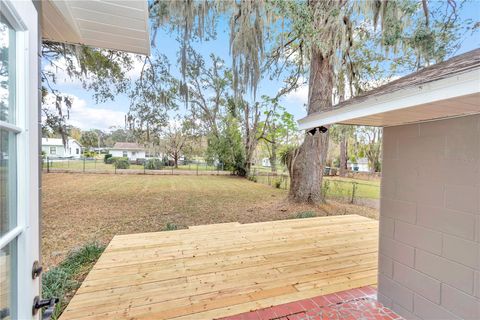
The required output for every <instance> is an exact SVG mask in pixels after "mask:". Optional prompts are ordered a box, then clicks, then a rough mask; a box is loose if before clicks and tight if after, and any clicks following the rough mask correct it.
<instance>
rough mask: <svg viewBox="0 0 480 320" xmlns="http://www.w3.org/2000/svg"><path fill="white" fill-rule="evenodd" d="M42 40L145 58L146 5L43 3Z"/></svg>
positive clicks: (125, 0) (80, 0) (86, 0)
mask: <svg viewBox="0 0 480 320" xmlns="http://www.w3.org/2000/svg"><path fill="white" fill-rule="evenodd" d="M42 18H43V21H42V24H43V25H42V35H43V39H45V40H50V41H55V42H65V43H72V44H84V45H88V46H92V47H98V48H105V49H114V50H120V51H127V52H132V53H138V54H144V55H148V54H149V53H150V37H149V32H148V28H149V26H148V7H147V1H146V0H145V1H143V0H140V1H132V0H120V1H112V0H96V1H93V0H70V1H65V0H46V1H43V2H42Z"/></svg>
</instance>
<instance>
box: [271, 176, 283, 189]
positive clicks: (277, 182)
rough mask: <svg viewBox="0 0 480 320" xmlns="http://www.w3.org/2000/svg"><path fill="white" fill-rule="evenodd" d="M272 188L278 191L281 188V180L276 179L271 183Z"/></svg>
mask: <svg viewBox="0 0 480 320" xmlns="http://www.w3.org/2000/svg"><path fill="white" fill-rule="evenodd" d="M273 186H274V187H275V188H277V189H280V187H281V186H282V179H280V178H278V179H275V180H274V181H273Z"/></svg>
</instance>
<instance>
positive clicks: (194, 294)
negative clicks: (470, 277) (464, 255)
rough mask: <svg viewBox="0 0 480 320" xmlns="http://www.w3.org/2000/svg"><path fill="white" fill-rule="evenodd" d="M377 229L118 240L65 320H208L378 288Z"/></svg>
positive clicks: (301, 225) (197, 230)
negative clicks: (348, 291) (343, 292)
mask: <svg viewBox="0 0 480 320" xmlns="http://www.w3.org/2000/svg"><path fill="white" fill-rule="evenodd" d="M377 255H378V222H377V221H375V220H371V219H368V218H364V217H361V216H357V215H346V216H330V217H319V218H308V219H294V220H282V221H271V222H259V223H251V224H239V223H227V224H216V225H208V226H195V227H191V228H189V229H185V230H178V231H165V232H153V233H142V234H130V235H118V236H115V237H114V238H113V239H112V241H111V242H110V244H109V245H108V247H107V248H106V249H105V252H104V253H103V254H102V256H101V257H100V259H99V260H98V262H97V263H96V264H95V266H94V267H93V269H92V271H91V272H90V273H89V274H88V276H87V278H86V279H85V281H84V282H83V284H82V286H81V287H80V288H79V289H78V291H77V293H76V294H75V296H74V297H73V298H72V300H71V301H70V303H69V305H68V306H67V308H66V309H65V311H64V313H63V314H62V317H61V319H62V320H68V319H213V318H218V317H224V316H229V315H234V314H238V313H242V312H247V311H250V310H252V309H258V308H264V307H269V306H271V305H275V304H281V303H288V302H291V301H295V300H300V299H306V298H310V297H314V296H318V295H323V294H328V293H332V292H337V291H342V290H346V289H350V288H355V287H361V286H365V285H374V284H376V281H377V259H378V258H377Z"/></svg>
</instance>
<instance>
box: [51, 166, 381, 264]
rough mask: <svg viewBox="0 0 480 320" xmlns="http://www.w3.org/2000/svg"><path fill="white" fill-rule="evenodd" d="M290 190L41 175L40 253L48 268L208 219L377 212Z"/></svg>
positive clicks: (216, 179) (204, 181)
mask: <svg viewBox="0 0 480 320" xmlns="http://www.w3.org/2000/svg"><path fill="white" fill-rule="evenodd" d="M286 196H287V192H286V191H285V190H280V189H275V188H272V187H269V186H266V185H262V184H259V183H254V182H251V181H248V180H246V179H243V178H237V177H229V176H148V175H146V176H143V175H113V174H112V175H108V174H101V175H100V174H62V173H50V174H44V175H43V187H42V210H43V212H42V218H43V219H42V255H43V263H44V265H45V266H46V267H47V268H48V267H50V266H53V265H56V264H58V263H59V262H61V261H62V260H63V259H64V258H65V256H66V254H67V253H68V252H69V251H71V250H72V249H75V248H77V247H80V246H82V245H84V244H86V243H88V242H92V241H98V242H100V243H102V244H107V243H108V242H109V241H110V240H111V239H112V237H113V236H114V235H116V234H128V233H139V232H154V231H161V230H163V229H164V228H165V226H166V225H167V224H168V223H170V224H172V223H173V224H175V225H177V226H179V227H187V226H192V225H202V224H210V223H223V222H235V221H238V222H240V223H250V222H260V221H269V220H280V219H287V218H291V217H293V216H294V215H296V214H298V213H300V212H306V211H312V212H315V213H316V215H317V216H325V215H338V214H359V215H363V216H366V217H370V218H378V211H377V210H376V209H373V208H369V207H363V206H359V205H354V204H353V205H351V204H343V203H338V202H334V201H329V202H328V203H327V204H324V205H299V204H292V203H290V202H288V201H287V200H286Z"/></svg>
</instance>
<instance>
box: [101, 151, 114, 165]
mask: <svg viewBox="0 0 480 320" xmlns="http://www.w3.org/2000/svg"><path fill="white" fill-rule="evenodd" d="M103 162H105V163H106V164H112V155H111V154H110V153H107V154H106V155H105V156H104V157H103Z"/></svg>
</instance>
